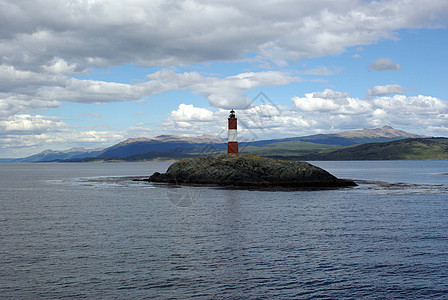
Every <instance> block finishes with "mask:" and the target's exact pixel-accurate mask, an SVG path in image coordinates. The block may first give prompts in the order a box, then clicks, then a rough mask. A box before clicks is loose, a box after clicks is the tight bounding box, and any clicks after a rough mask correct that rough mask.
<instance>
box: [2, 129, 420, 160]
mask: <svg viewBox="0 0 448 300" xmlns="http://www.w3.org/2000/svg"><path fill="white" fill-rule="evenodd" d="M409 138H416V139H419V138H420V139H421V138H426V137H424V136H421V135H417V134H413V133H409V132H405V131H402V130H397V129H394V128H392V127H390V126H383V127H381V128H371V129H360V130H350V131H343V132H339V133H334V134H317V135H309V136H301V137H291V138H282V139H271V140H262V141H244V140H243V141H241V142H240V143H239V147H240V151H241V152H244V153H254V154H258V155H266V156H279V157H283V158H287V157H296V158H299V157H305V156H306V155H308V154H313V153H314V154H315V153H323V152H325V151H332V150H335V149H337V148H342V147H346V146H353V145H360V144H366V143H379V142H391V141H396V140H403V139H409ZM226 149H227V140H224V139H221V138H218V137H215V136H211V135H201V136H197V137H185V136H175V135H160V136H156V137H152V138H146V137H140V138H130V139H127V140H125V141H122V142H120V143H118V144H116V145H113V146H111V147H108V148H105V149H93V150H88V149H84V148H72V149H69V150H66V151H53V150H46V151H43V152H41V153H39V154H36V155H32V156H29V157H26V158H22V159H18V160H15V161H22V162H48V161H113V160H128V161H137V160H167V159H181V158H183V157H195V156H202V155H213V154H222V153H225V151H226ZM341 151H342V150H341ZM335 155H336V154H335ZM319 157H320V156H319ZM315 159H319V158H318V157H316V158H315ZM328 159H330V157H329V158H328ZM0 162H2V161H0Z"/></svg>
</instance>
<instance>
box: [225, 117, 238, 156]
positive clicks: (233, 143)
mask: <svg viewBox="0 0 448 300" xmlns="http://www.w3.org/2000/svg"><path fill="white" fill-rule="evenodd" d="M236 122H237V118H236V117H235V112H234V111H233V109H232V110H231V111H230V116H229V136H228V139H227V153H238V134H237V129H236Z"/></svg>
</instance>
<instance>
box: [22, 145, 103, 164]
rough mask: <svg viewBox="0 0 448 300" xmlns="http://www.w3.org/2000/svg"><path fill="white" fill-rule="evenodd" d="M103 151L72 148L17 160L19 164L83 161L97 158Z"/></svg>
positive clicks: (47, 151) (46, 151) (44, 152)
mask: <svg viewBox="0 0 448 300" xmlns="http://www.w3.org/2000/svg"><path fill="white" fill-rule="evenodd" d="M101 150H102V149H84V148H82V147H77V148H71V149H69V150H63V151H54V150H45V151H42V152H41V153H38V154H35V155H31V156H28V157H25V158H21V159H17V160H15V161H18V162H50V161H60V160H67V159H83V158H86V157H91V156H96V155H98V153H100V151H101Z"/></svg>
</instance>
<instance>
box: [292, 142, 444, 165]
mask: <svg viewBox="0 0 448 300" xmlns="http://www.w3.org/2000/svg"><path fill="white" fill-rule="evenodd" d="M290 158H294V159H303V160H413V159H414V160H424V159H428V160H444V159H448V138H419V139H405V140H399V141H393V142H386V143H368V144H362V145H358V146H351V147H346V148H342V149H332V150H325V151H321V152H318V153H311V154H307V155H303V156H300V157H297V156H296V157H290Z"/></svg>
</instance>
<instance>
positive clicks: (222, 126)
mask: <svg viewBox="0 0 448 300" xmlns="http://www.w3.org/2000/svg"><path fill="white" fill-rule="evenodd" d="M291 101H292V103H293V105H292V106H272V105H268V104H262V105H256V106H254V107H251V108H247V109H243V110H236V114H237V117H238V122H239V125H238V128H239V131H240V132H239V136H241V138H245V139H250V140H254V139H255V140H256V139H269V138H278V137H286V136H300V135H312V134H318V133H328V132H331V133H333V132H337V131H342V130H346V129H357V128H372V127H379V126H384V125H385V124H389V125H392V126H395V127H396V128H399V129H403V130H408V131H411V132H414V131H415V128H416V126H417V127H418V128H422V129H424V130H425V131H426V132H428V134H434V135H440V136H444V135H445V136H446V135H447V134H448V127H447V125H446V124H447V120H448V103H447V102H446V101H443V100H441V99H438V98H434V97H430V96H424V95H419V96H410V97H406V96H404V95H394V96H390V97H387V96H383V97H373V98H372V99H371V100H362V99H359V98H353V97H350V95H349V94H348V93H345V92H338V91H333V90H330V89H326V90H324V91H321V92H313V93H307V94H305V96H304V97H298V96H295V97H293V98H292V99H291ZM190 110H191V111H201V112H203V113H205V114H206V116H207V117H206V118H201V117H199V116H197V117H194V118H193V117H185V115H184V114H183V113H179V112H180V111H181V112H187V111H190ZM264 111H274V112H276V113H275V114H268V115H266V114H263V112H264ZM227 117H228V111H227V110H223V109H220V110H218V111H216V112H212V111H209V110H204V109H201V108H199V107H195V106H193V105H184V104H182V105H180V106H179V107H178V109H177V110H175V111H173V112H172V113H171V114H170V116H169V117H168V118H167V119H166V120H165V122H164V124H163V128H164V130H165V133H166V132H171V133H176V134H185V135H199V134H211V135H218V136H220V137H221V138H226V133H227V128H226V121H227ZM417 133H418V132H417Z"/></svg>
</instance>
